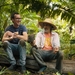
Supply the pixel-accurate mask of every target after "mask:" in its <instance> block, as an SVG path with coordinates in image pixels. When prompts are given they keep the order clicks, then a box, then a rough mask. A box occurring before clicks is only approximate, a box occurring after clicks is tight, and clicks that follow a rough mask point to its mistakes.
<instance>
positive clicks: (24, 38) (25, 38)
mask: <svg viewBox="0 0 75 75" xmlns="http://www.w3.org/2000/svg"><path fill="white" fill-rule="evenodd" d="M14 38H18V39H23V40H25V41H27V40H28V34H27V32H23V35H19V34H16V33H14Z"/></svg>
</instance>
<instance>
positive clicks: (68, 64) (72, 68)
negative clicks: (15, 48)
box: [0, 55, 75, 74]
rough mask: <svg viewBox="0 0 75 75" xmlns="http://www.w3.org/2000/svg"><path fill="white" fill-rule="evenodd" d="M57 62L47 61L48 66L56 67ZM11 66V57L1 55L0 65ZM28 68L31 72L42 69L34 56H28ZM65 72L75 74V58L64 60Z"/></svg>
mask: <svg viewBox="0 0 75 75" xmlns="http://www.w3.org/2000/svg"><path fill="white" fill-rule="evenodd" d="M55 62H56V61H51V62H46V64H47V67H48V68H55ZM4 65H5V66H6V65H7V66H9V65H10V63H9V59H8V58H7V57H6V56H4V55H0V66H4ZM26 68H27V69H28V70H29V71H31V72H36V71H38V70H39V69H40V66H39V65H38V63H37V62H36V61H35V59H34V58H33V56H27V60H26ZM62 71H63V73H68V72H71V73H74V74H75V61H74V60H63V69H62Z"/></svg>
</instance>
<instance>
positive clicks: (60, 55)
mask: <svg viewBox="0 0 75 75" xmlns="http://www.w3.org/2000/svg"><path fill="white" fill-rule="evenodd" d="M58 56H59V58H61V59H63V53H62V52H61V51H59V52H58Z"/></svg>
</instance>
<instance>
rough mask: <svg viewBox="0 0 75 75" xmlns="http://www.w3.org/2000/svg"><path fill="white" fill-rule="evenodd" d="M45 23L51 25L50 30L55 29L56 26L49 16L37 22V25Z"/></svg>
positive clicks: (42, 25)
mask: <svg viewBox="0 0 75 75" xmlns="http://www.w3.org/2000/svg"><path fill="white" fill-rule="evenodd" d="M45 24H48V25H50V26H51V27H52V30H56V29H57V27H56V26H55V25H54V24H53V23H52V21H51V19H49V18H47V19H45V20H44V21H42V22H39V25H40V26H41V28H43V27H44V25H45Z"/></svg>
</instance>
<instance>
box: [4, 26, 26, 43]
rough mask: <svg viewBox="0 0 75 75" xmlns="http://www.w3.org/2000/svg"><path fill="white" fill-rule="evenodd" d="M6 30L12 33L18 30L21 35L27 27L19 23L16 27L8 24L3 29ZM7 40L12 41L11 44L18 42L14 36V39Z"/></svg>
mask: <svg viewBox="0 0 75 75" xmlns="http://www.w3.org/2000/svg"><path fill="white" fill-rule="evenodd" d="M6 31H11V32H12V33H14V32H18V34H19V35H23V32H27V29H26V27H25V26H24V25H19V27H18V28H15V27H14V26H13V25H10V26H8V27H7V28H6V29H5V32H6ZM9 42H10V43H13V44H18V42H19V39H18V38H14V39H12V40H10V41H9Z"/></svg>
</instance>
